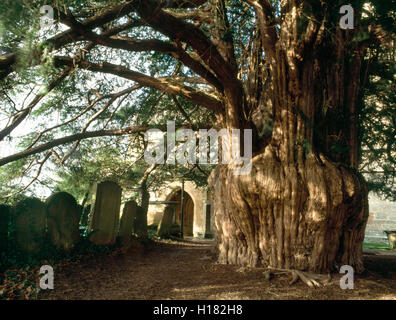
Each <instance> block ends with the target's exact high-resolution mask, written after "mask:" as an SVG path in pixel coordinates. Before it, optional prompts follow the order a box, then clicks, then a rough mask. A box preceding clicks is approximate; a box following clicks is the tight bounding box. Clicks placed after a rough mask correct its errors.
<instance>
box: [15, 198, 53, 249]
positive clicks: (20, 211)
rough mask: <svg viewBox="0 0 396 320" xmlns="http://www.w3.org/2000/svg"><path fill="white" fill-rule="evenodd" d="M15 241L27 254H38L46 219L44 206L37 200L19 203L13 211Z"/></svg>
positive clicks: (31, 199) (28, 199)
mask: <svg viewBox="0 0 396 320" xmlns="http://www.w3.org/2000/svg"><path fill="white" fill-rule="evenodd" d="M14 215H15V240H16V242H17V244H18V246H19V247H20V249H21V250H22V251H24V252H25V253H28V254H37V253H39V252H40V250H41V248H42V246H43V244H44V241H45V236H46V227H47V219H46V213H45V205H44V203H43V202H41V201H40V200H39V199H37V198H27V199H24V200H22V201H20V202H19V203H18V204H17V205H16V206H15V210H14Z"/></svg>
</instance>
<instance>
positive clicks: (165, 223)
mask: <svg viewBox="0 0 396 320" xmlns="http://www.w3.org/2000/svg"><path fill="white" fill-rule="evenodd" d="M174 215H175V207H174V206H169V205H168V206H166V207H165V211H164V215H163V217H162V219H161V222H160V224H159V225H158V231H157V235H158V236H159V237H169V236H170V235H171V233H172V232H173V231H172V226H173V218H174Z"/></svg>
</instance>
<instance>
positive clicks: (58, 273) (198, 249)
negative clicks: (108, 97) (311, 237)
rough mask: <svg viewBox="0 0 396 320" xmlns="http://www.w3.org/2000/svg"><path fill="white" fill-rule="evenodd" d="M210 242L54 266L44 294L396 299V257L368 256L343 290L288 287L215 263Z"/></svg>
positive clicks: (280, 278) (283, 280) (283, 281)
mask: <svg viewBox="0 0 396 320" xmlns="http://www.w3.org/2000/svg"><path fill="white" fill-rule="evenodd" d="M212 246H213V244H212V243H211V242H208V241H199V242H197V241H195V242H184V243H177V242H167V243H158V244H157V245H156V246H154V247H152V248H150V249H149V250H147V251H146V252H145V253H141V252H139V250H138V251H137V250H136V249H134V250H132V251H129V252H127V253H124V254H121V253H119V254H116V255H114V254H113V255H106V256H102V257H100V258H96V259H91V260H89V261H86V262H82V263H80V264H79V265H76V266H73V267H72V268H70V267H69V268H66V267H65V268H60V269H56V270H55V290H53V291H51V292H45V293H43V294H41V295H40V296H39V299H84V300H91V299H123V300H124V299H147V300H149V299H395V300H396V256H372V255H367V256H365V259H366V265H367V267H368V270H367V271H366V272H365V273H364V274H363V275H360V276H356V277H355V289H354V290H345V291H344V290H342V289H340V286H339V278H340V276H341V275H335V276H334V277H333V281H332V282H331V284H330V285H328V286H326V287H323V288H318V289H310V288H308V287H307V286H306V285H304V284H302V283H301V282H299V283H297V284H294V285H293V286H289V285H288V283H289V281H290V276H289V275H286V274H285V275H276V276H275V278H274V279H273V280H271V281H266V280H265V279H264V276H263V271H264V269H259V268H253V269H246V268H239V267H235V266H224V265H216V264H215V257H214V256H213V255H212V254H211V249H212Z"/></svg>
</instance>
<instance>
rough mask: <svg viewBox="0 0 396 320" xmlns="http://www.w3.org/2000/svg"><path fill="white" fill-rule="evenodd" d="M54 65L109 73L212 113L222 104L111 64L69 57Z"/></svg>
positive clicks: (188, 89)
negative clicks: (179, 97)
mask: <svg viewBox="0 0 396 320" xmlns="http://www.w3.org/2000/svg"><path fill="white" fill-rule="evenodd" d="M55 64H56V65H57V66H76V65H78V66H79V67H81V68H82V69H87V70H90V71H94V72H103V73H110V74H113V75H116V76H119V77H122V78H125V79H129V80H132V81H135V82H137V83H139V84H140V85H142V86H145V87H151V88H154V89H158V90H161V91H164V92H167V93H170V94H174V95H178V94H180V95H182V96H183V97H185V98H186V99H188V100H190V101H192V102H194V103H197V104H200V105H202V106H203V107H205V108H207V109H210V110H212V111H214V112H221V110H222V108H223V106H222V103H221V102H220V101H219V100H217V99H216V98H215V97H213V96H210V95H208V94H205V93H203V92H199V91H196V90H194V89H192V88H190V87H187V86H183V85H181V84H180V83H177V82H174V81H172V80H169V79H166V78H162V79H161V78H153V77H150V76H147V75H144V74H142V73H139V72H136V71H132V70H130V69H128V68H125V67H123V66H119V65H115V64H111V63H107V62H104V63H93V62H88V61H76V60H73V59H72V58H69V57H59V56H58V57H55Z"/></svg>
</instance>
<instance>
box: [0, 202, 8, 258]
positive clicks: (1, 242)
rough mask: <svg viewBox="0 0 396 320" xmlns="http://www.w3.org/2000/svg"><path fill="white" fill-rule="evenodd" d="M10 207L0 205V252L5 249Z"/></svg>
mask: <svg viewBox="0 0 396 320" xmlns="http://www.w3.org/2000/svg"><path fill="white" fill-rule="evenodd" d="M10 215H11V207H10V206H7V205H4V204H1V205H0V252H1V251H3V250H5V249H6V248H7V241H8V224H9V221H10Z"/></svg>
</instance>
